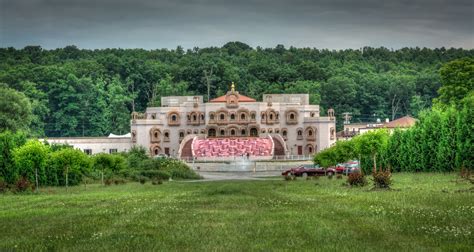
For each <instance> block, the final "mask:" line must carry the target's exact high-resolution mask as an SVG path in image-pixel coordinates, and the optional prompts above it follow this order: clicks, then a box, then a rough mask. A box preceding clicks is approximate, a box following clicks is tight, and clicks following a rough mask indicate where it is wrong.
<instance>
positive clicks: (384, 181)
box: [372, 170, 392, 188]
mask: <svg viewBox="0 0 474 252" xmlns="http://www.w3.org/2000/svg"><path fill="white" fill-rule="evenodd" d="M372 177H373V179H372V181H373V182H374V187H375V188H390V185H391V184H392V173H391V172H390V171H388V170H386V171H377V172H374V173H372Z"/></svg>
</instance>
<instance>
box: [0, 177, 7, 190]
mask: <svg viewBox="0 0 474 252" xmlns="http://www.w3.org/2000/svg"><path fill="white" fill-rule="evenodd" d="M7 190H8V184H7V182H5V180H4V179H3V178H0V193H4V192H6V191H7Z"/></svg>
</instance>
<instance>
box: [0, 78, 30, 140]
mask: <svg viewBox="0 0 474 252" xmlns="http://www.w3.org/2000/svg"><path fill="white" fill-rule="evenodd" d="M31 119H32V112H31V104H30V101H29V99H28V98H27V97H26V96H25V95H24V94H23V93H21V92H18V91H15V90H14V89H11V88H8V87H6V86H5V85H4V84H1V83H0V132H2V131H5V130H11V131H13V132H15V131H17V130H28V127H29V125H30V123H31Z"/></svg>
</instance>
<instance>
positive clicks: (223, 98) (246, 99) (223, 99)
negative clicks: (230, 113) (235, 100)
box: [209, 94, 256, 102]
mask: <svg viewBox="0 0 474 252" xmlns="http://www.w3.org/2000/svg"><path fill="white" fill-rule="evenodd" d="M226 97H227V95H223V96H219V97H217V98H214V99H212V100H210V101H209V102H226ZM239 102H256V100H255V99H253V98H250V97H248V96H245V95H241V94H239Z"/></svg>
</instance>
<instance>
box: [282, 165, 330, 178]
mask: <svg viewBox="0 0 474 252" xmlns="http://www.w3.org/2000/svg"><path fill="white" fill-rule="evenodd" d="M334 174H336V169H334V168H326V169H325V168H322V167H319V166H317V165H316V166H315V165H300V166H297V167H294V168H290V169H288V170H286V171H284V172H282V173H281V175H283V176H297V177H300V176H325V175H328V176H332V175H334Z"/></svg>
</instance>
